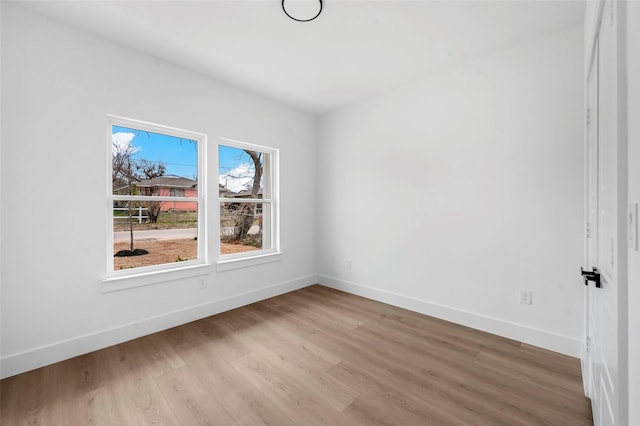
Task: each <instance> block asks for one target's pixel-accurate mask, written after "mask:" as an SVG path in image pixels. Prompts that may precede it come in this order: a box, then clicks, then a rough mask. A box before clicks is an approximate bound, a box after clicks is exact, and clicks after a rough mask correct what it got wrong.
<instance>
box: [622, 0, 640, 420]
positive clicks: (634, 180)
mask: <svg viewBox="0 0 640 426" xmlns="http://www.w3.org/2000/svg"><path fill="white" fill-rule="evenodd" d="M626 8H627V16H626V23H625V27H626V38H625V39H626V54H627V69H626V74H627V81H628V88H627V90H628V104H627V106H628V111H627V113H628V117H627V119H628V126H629V129H628V141H629V152H628V155H629V157H628V158H629V202H630V203H640V121H638V117H640V51H639V50H638V40H640V2H634V1H630V2H627V3H626ZM627 301H628V315H629V323H628V338H629V342H628V344H629V358H628V360H629V380H628V383H629V424H630V425H640V405H639V404H638V402H639V401H640V309H638V307H640V251H635V250H629V288H628V299H627Z"/></svg>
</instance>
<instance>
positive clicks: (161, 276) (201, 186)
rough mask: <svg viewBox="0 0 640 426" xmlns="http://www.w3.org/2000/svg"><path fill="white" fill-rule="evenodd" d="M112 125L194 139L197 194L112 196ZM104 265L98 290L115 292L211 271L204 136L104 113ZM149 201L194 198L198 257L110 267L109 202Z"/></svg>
mask: <svg viewBox="0 0 640 426" xmlns="http://www.w3.org/2000/svg"><path fill="white" fill-rule="evenodd" d="M113 126H122V127H129V128H133V129H136V130H142V131H148V132H152V133H159V134H164V135H169V136H175V137H179V138H184V139H190V140H195V141H196V142H197V143H198V196H197V197H159V196H137V195H135V196H133V195H130V196H121V195H118V196H114V194H113V188H112V176H111V173H112V171H111V167H112V142H111V140H112V139H111V133H112V128H113ZM107 129H108V130H107V132H106V133H107V143H106V145H107V156H106V157H107V162H108V163H107V167H106V170H107V206H106V211H107V251H106V252H107V265H106V274H105V277H104V278H103V279H102V291H103V292H108V291H115V290H122V289H125V288H131V287H139V286H144V285H150V284H156V283H162V282H166V281H171V280H178V279H183V278H189V277H193V276H198V275H205V274H209V273H210V272H211V264H210V263H209V262H208V252H209V250H208V244H207V243H208V238H207V211H208V209H207V196H206V194H207V192H206V184H207V170H206V167H205V161H206V149H207V135H205V134H203V133H197V132H193V131H190V130H184V129H179V128H175V127H169V126H165V125H162V124H155V123H150V122H145V121H140V120H135V119H131V118H127V117H121V116H117V115H112V114H109V115H107ZM116 198H117V199H128V200H132V201H136V200H153V201H175V200H176V199H178V200H180V201H197V202H198V258H197V259H195V260H188V261H184V262H179V263H164V264H160V265H152V266H144V267H139V268H131V269H121V270H114V269H113V268H114V266H113V265H114V262H113V243H114V241H113V216H112V215H113V201H114V200H115V199H116Z"/></svg>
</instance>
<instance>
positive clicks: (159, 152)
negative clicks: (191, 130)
mask: <svg viewBox="0 0 640 426" xmlns="http://www.w3.org/2000/svg"><path fill="white" fill-rule="evenodd" d="M112 140H113V142H114V143H115V144H117V145H119V146H121V147H126V146H131V147H132V148H133V149H134V154H133V156H132V158H134V159H145V160H149V161H162V162H163V163H164V164H165V166H166V172H165V174H168V175H177V176H183V177H187V178H190V179H193V178H194V177H195V176H196V175H197V173H198V153H197V152H196V147H197V145H196V144H195V143H194V142H193V141H189V140H186V139H180V138H176V137H174V136H167V135H162V134H158V133H152V132H146V131H142V130H137V129H132V128H129V127H122V126H112ZM218 155H219V165H220V166H219V183H221V184H223V185H225V186H227V188H229V189H230V190H231V191H234V192H240V191H243V190H246V189H248V187H250V185H251V183H252V182H253V175H254V166H253V162H252V161H251V158H250V157H249V156H248V155H247V154H246V153H245V152H244V151H243V150H241V149H239V148H233V147H228V146H224V145H220V148H219V150H218Z"/></svg>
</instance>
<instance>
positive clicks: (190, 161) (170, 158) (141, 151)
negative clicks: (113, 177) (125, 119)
mask: <svg viewBox="0 0 640 426" xmlns="http://www.w3.org/2000/svg"><path fill="white" fill-rule="evenodd" d="M112 135H113V140H114V142H115V143H117V144H118V145H121V146H123V145H127V144H130V145H131V146H132V147H134V149H135V154H134V155H133V156H132V157H133V158H135V159H145V160H149V161H162V162H163V163H164V164H165V166H166V167H167V170H166V172H165V174H168V175H177V176H183V177H187V178H190V179H193V178H194V177H195V176H196V175H197V174H198V153H197V145H196V143H195V141H189V140H186V139H180V138H176V137H174V136H167V135H160V134H157V133H151V132H145V131H142V130H136V129H131V128H127V127H120V126H113V127H112Z"/></svg>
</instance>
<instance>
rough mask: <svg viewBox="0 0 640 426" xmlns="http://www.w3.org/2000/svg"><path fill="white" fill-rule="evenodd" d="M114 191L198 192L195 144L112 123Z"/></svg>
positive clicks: (192, 194) (166, 194)
mask: <svg viewBox="0 0 640 426" xmlns="http://www.w3.org/2000/svg"><path fill="white" fill-rule="evenodd" d="M111 140H112V150H111V152H112V158H111V159H112V170H111V172H112V184H113V194H114V195H156V196H164V197H169V196H173V197H197V196H198V182H197V180H198V144H197V142H196V141H194V140H191V139H184V138H179V137H175V136H169V135H163V134H159V133H153V132H147V131H143V130H137V129H133V128H129V127H122V126H112V127H111Z"/></svg>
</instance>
